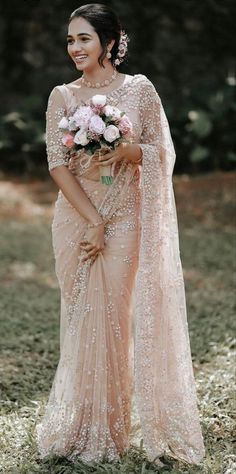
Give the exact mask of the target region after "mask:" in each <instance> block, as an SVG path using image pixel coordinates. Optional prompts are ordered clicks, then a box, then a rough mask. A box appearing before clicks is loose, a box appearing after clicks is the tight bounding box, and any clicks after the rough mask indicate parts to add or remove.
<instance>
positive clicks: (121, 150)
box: [96, 143, 142, 166]
mask: <svg viewBox="0 0 236 474" xmlns="http://www.w3.org/2000/svg"><path fill="white" fill-rule="evenodd" d="M141 156H142V150H141V148H140V146H139V145H138V144H136V143H120V144H119V145H118V146H117V147H116V148H115V150H112V151H109V152H108V153H105V154H104V155H102V156H100V159H99V160H98V161H97V162H96V165H97V166H107V165H111V164H112V163H116V162H119V161H122V160H125V161H130V162H132V161H133V162H135V161H137V160H138V159H139V158H140V157H141Z"/></svg>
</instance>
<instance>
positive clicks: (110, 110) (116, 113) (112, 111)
mask: <svg viewBox="0 0 236 474" xmlns="http://www.w3.org/2000/svg"><path fill="white" fill-rule="evenodd" d="M104 114H105V115H106V117H108V116H111V117H112V119H113V120H118V119H120V114H121V111H120V110H119V109H118V108H117V107H113V106H112V105H106V107H105V108H104Z"/></svg>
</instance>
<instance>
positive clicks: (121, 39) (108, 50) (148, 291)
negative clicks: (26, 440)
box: [37, 4, 204, 464]
mask: <svg viewBox="0 0 236 474" xmlns="http://www.w3.org/2000/svg"><path fill="white" fill-rule="evenodd" d="M126 50H127V36H126V34H125V32H124V31H123V30H122V29H121V25H120V23H119V20H118V19H117V16H116V15H115V13H114V12H113V11H112V10H111V9H110V8H109V7H108V6H106V5H100V4H89V5H85V6H83V7H81V8H79V9H78V10H75V11H74V12H73V13H72V15H71V17H70V20H69V25H68V53H69V55H70V57H71V59H72V60H73V62H74V63H75V65H76V69H77V70H78V71H79V72H80V71H81V72H82V73H83V75H82V77H80V78H78V79H76V81H74V82H73V83H70V84H63V85H60V86H56V87H55V88H54V89H53V90H52V92H51V94H50V97H49V100H48V108H47V124H46V125H47V128H46V139H47V156H48V165H49V171H50V174H51V176H52V178H53V179H54V180H55V182H56V183H57V185H58V187H59V192H58V197H57V200H56V205H55V213H54V218H53V223H52V235H53V249H54V254H55V261H56V274H57V277H58V282H59V286H60V292H61V326H60V360H59V363H58V366H57V370H56V374H55V377H54V380H53V384H52V388H51V392H50V395H49V400H48V403H47V406H46V412H45V414H44V417H43V419H42V421H41V423H40V424H39V425H38V426H37V441H38V447H39V451H40V455H41V456H42V457H44V456H47V455H49V454H51V455H53V454H57V455H59V456H67V457H68V458H70V459H74V458H77V457H78V458H80V459H82V460H83V461H85V462H89V461H92V460H93V461H100V460H102V459H104V458H107V459H109V460H112V459H119V458H120V456H122V455H123V454H124V453H125V451H126V450H127V449H128V448H129V446H130V433H131V400H132V396H134V399H135V404H136V405H137V409H138V414H139V417H140V424H141V430H142V436H143V440H144V447H145V448H146V452H147V456H148V459H149V460H151V461H152V460H154V459H155V462H156V463H159V464H160V461H159V460H158V458H159V457H160V456H162V455H164V454H168V455H170V456H172V457H174V458H177V459H180V460H184V461H187V462H189V463H190V464H198V463H199V462H200V461H201V459H202V457H203V455H204V445H203V439H202V433H201V427H200V423H199V414H198V410H197V398H196V389H195V381H194V375H193V368H192V361H191V352H190V345H189V335H188V326H187V315H186V302H185V290H184V281H183V273H182V265H181V260H180V255H179V240H178V225H177V216H176V207H175V198H174V192H173V187H172V179H171V178H172V173H173V168H174V164H175V150H174V146H173V142H172V139H171V135H170V129H169V124H168V121H167V118H166V115H165V112H164V109H163V106H162V102H161V99H160V97H159V95H158V93H157V92H156V90H155V87H154V86H153V84H152V83H151V82H150V81H149V79H148V78H147V77H146V76H144V75H142V74H136V75H134V76H129V75H128V74H120V73H119V72H118V71H117V69H116V66H118V65H119V64H120V62H121V61H122V60H123V59H124V57H125V53H126ZM94 88H95V90H96V91H99V93H100V94H99V95H98V94H96V97H93V101H92V104H93V107H92V108H91V107H90V108H89V107H88V106H87V105H86V104H84V107H85V109H83V113H84V115H83V121H84V122H83V124H82V123H80V125H79V127H80V129H79V131H78V132H77V133H79V134H81V133H83V138H86V143H88V142H89V141H90V140H91V141H94V142H96V140H98V136H97V134H96V133H95V132H97V129H96V130H95V129H94V122H96V123H97V122H98V121H100V123H101V120H102V118H101V117H100V115H101V105H102V104H103V105H102V106H104V104H106V106H107V107H108V110H109V111H110V112H109V114H110V115H109V114H108V117H109V118H107V117H106V114H105V113H104V117H103V116H102V117H103V119H104V121H105V123H106V120H110V119H111V118H112V119H113V120H114V121H115V122H114V123H115V125H114V127H116V126H117V128H118V127H119V126H120V127H121V122H122V120H123V130H124V131H125V129H126V128H125V127H127V124H132V130H133V134H132V137H131V139H130V140H129V141H128V140H127V141H126V143H119V144H118V145H117V146H114V148H113V149H111V150H110V151H109V153H107V154H106V155H104V156H103V160H102V161H100V162H99V163H98V162H97V163H96V162H94V161H93V160H92V159H91V160H89V166H88V167H87V168H86V169H84V168H83V166H82V161H83V159H84V158H85V157H86V153H85V149H82V150H81V149H80V151H79V153H77V152H76V147H75V146H74V145H73V135H72V132H73V130H74V129H73V126H74V120H75V115H73V114H76V112H77V113H78V106H80V105H81V104H83V102H84V101H85V100H87V99H88V98H91V95H92V92H93V90H94ZM88 109H89V110H88ZM120 111H122V112H123V113H125V116H126V122H125V120H124V118H123V117H124V116H123V114H120ZM72 115H73V117H74V118H73V120H71V117H72ZM98 116H99V117H98ZM77 119H78V114H77ZM79 119H81V116H80V117H79ZM98 119H99V120H98ZM85 121H86V130H85ZM58 123H60V124H62V125H63V124H64V125H65V124H66V126H69V127H71V128H69V132H71V133H69V137H67V138H68V140H67V142H68V143H69V144H70V148H69V151H68V148H66V146H64V145H63V143H65V137H64V135H63V131H62V129H61V128H59V127H58ZM68 124H69V125H68ZM64 125H63V126H64ZM105 128H106V127H105V126H104V124H103V129H104V130H105ZM103 129H102V130H103ZM124 133H125V132H124ZM85 134H87V135H86V137H84V135H85ZM91 134H92V135H91ZM117 136H118V135H117V133H116V134H115V135H114V137H115V138H116V137H117ZM114 137H113V138H114ZM115 138H114V140H115ZM110 139H111V140H112V137H111V136H110ZM63 140H64V141H63ZM99 140H101V139H100V138H99ZM102 140H105V131H104V133H103V139H102ZM75 143H76V142H75ZM99 143H100V142H99ZM74 159H75V160H76V164H77V165H76V167H75V172H72V167H71V162H72V161H73V160H74ZM107 163H109V164H112V165H113V167H114V180H113V182H112V184H110V185H109V186H108V185H107V184H104V183H103V182H101V181H100V179H99V168H101V167H102V166H106V165H107ZM133 323H135V324H134V325H133ZM133 327H134V328H135V337H134V334H133ZM133 342H134V344H133ZM133 349H134V350H133Z"/></svg>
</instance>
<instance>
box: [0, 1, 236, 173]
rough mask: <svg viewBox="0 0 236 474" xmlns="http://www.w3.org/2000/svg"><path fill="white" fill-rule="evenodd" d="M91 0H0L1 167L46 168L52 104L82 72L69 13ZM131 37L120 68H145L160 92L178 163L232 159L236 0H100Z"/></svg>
mask: <svg viewBox="0 0 236 474" xmlns="http://www.w3.org/2000/svg"><path fill="white" fill-rule="evenodd" d="M85 3H86V2H77V1H74V0H67V1H65V0H54V1H53V2H51V3H48V2H47V0H24V1H22V2H18V1H17V0H10V1H9V2H4V3H2V5H1V7H0V18H1V19H0V39H1V41H0V58H1V61H0V73H1V74H0V90H1V118H0V149H1V155H2V158H1V166H2V167H3V168H4V169H9V166H10V167H11V168H12V170H13V171H15V172H17V173H19V172H20V171H22V172H27V173H29V172H33V170H34V169H35V171H36V172H37V173H38V172H39V169H40V166H41V164H42V166H41V168H42V170H44V171H45V170H46V159H45V145H44V129H45V107H46V102H47V98H48V95H49V92H50V90H51V89H52V88H53V87H54V86H55V85H56V84H62V83H64V82H65V83H66V82H70V81H72V80H75V79H76V77H77V71H76V69H75V68H74V66H73V64H72V63H71V60H70V59H69V57H68V55H67V52H66V41H65V38H66V31H67V20H68V17H69V15H70V13H71V12H72V11H73V10H74V9H75V8H78V7H79V6H80V5H82V4H85ZM101 3H106V4H109V5H111V6H112V7H113V8H114V9H115V11H116V12H117V13H118V15H119V16H120V19H121V22H122V24H123V26H124V28H125V29H126V31H127V32H128V34H129V36H130V40H131V41H130V43H129V57H128V61H127V62H126V64H125V65H122V66H121V69H120V70H121V71H122V72H124V71H126V72H128V73H130V74H134V73H142V74H145V75H147V76H148V77H149V78H150V80H151V81H152V82H153V83H154V84H155V86H156V88H157V91H158V93H159V95H160V97H161V99H162V102H163V105H164V108H165V111H166V114H167V117H168V120H169V123H170V128H171V133H172V137H173V141H174V145H175V148H176V154H177V161H176V166H175V172H199V171H208V170H211V169H219V168H221V169H224V170H228V169H232V168H233V167H234V166H235V161H236V152H235V138H234V137H235V133H234V128H235V126H234V123H235V108H236V105H235V84H236V60H235V46H234V41H233V38H234V31H235V24H234V18H235V17H236V15H235V14H236V4H235V2H234V0H224V2H223V1H222V0H204V2H197V1H196V0H185V1H182V2H179V1H177V0H158V1H157V0H146V1H145V2H143V0H142V1H141V0H132V1H130V2H127V3H125V2H123V1H122V0H112V1H103V2H101Z"/></svg>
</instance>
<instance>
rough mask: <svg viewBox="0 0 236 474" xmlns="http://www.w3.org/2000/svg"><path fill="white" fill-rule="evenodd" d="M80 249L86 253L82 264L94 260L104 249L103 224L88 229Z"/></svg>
mask: <svg viewBox="0 0 236 474" xmlns="http://www.w3.org/2000/svg"><path fill="white" fill-rule="evenodd" d="M80 248H81V249H82V250H85V251H86V252H87V255H85V256H84V257H83V258H82V262H85V261H86V260H88V259H89V258H93V259H94V260H95V258H96V257H97V256H98V254H99V253H100V252H101V251H102V250H103V249H104V223H101V224H100V225H98V226H94V227H91V228H89V229H88V230H87V231H86V233H85V235H84V238H83V240H82V241H81V242H80Z"/></svg>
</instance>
